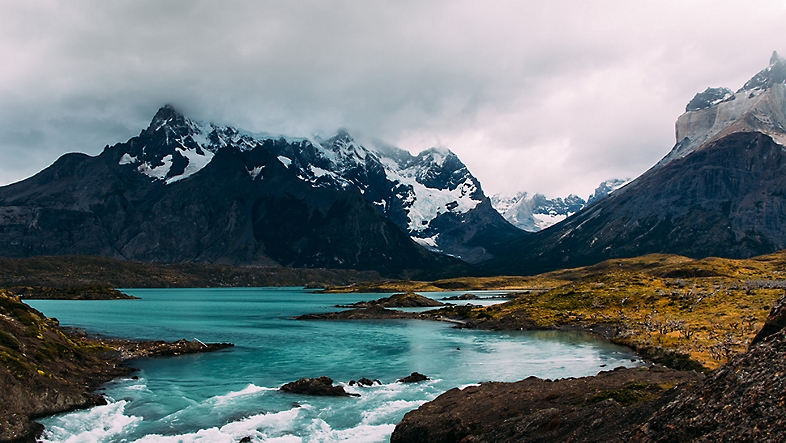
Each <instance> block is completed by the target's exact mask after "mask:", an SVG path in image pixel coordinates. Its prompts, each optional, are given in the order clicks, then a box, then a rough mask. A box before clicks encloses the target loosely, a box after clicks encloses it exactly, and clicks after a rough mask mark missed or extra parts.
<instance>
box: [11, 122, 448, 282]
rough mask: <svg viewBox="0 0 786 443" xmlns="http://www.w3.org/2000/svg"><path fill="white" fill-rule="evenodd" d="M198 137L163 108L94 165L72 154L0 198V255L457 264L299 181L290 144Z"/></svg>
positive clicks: (361, 203) (380, 266)
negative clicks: (284, 154)
mask: <svg viewBox="0 0 786 443" xmlns="http://www.w3.org/2000/svg"><path fill="white" fill-rule="evenodd" d="M195 127H196V125H195V124H194V123H192V122H189V121H187V120H186V119H184V118H183V117H182V116H180V115H179V114H177V113H176V112H175V111H174V110H173V109H171V108H170V107H165V108H162V110H161V111H159V113H158V114H157V115H156V117H155V118H154V119H153V121H152V122H151V125H150V126H149V127H148V128H147V129H146V130H144V131H142V133H141V134H140V135H139V136H138V137H134V138H132V139H131V140H129V141H128V142H126V143H121V144H117V145H115V146H112V147H107V148H105V149H104V151H103V152H102V153H101V154H100V155H98V156H96V157H90V156H87V155H83V154H67V155H65V156H63V157H61V158H60V159H58V161H56V162H55V163H54V164H53V165H52V166H50V167H49V168H47V169H45V170H43V171H42V172H40V173H39V174H36V175H35V176H33V177H31V178H29V179H27V180H24V181H22V182H19V183H15V184H12V185H9V186H6V187H3V188H0V254H1V255H3V256H6V257H27V256H33V255H64V254H82V255H101V256H109V257H116V258H122V259H128V260H143V261H157V262H168V263H169V262H189V261H194V262H212V263H230V264H253V265H263V266H279V265H285V266H298V267H332V268H354V269H361V270H362V269H374V270H378V271H380V272H384V273H391V272H392V273H396V274H397V275H398V274H400V273H401V272H403V271H405V270H407V269H415V270H421V271H434V270H437V269H443V268H450V267H451V266H454V265H456V260H454V259H451V258H449V257H444V256H439V255H436V254H434V253H431V252H428V251H426V250H425V249H423V248H421V247H420V246H418V245H417V244H415V243H414V242H413V241H412V240H411V239H410V238H409V236H408V235H407V234H405V233H404V232H402V231H401V230H400V229H399V228H398V227H397V226H396V225H395V224H394V223H393V222H391V221H390V220H388V219H387V218H385V217H384V215H383V214H382V213H381V212H380V211H378V210H377V208H375V207H374V205H373V204H371V203H370V202H368V201H366V200H365V199H364V198H363V196H362V194H361V193H360V192H359V191H358V190H357V189H354V188H350V189H346V190H336V189H330V188H324V187H315V186H312V185H311V184H310V183H308V182H306V181H304V180H302V179H301V178H300V177H299V176H298V175H297V173H296V171H293V170H291V169H290V168H289V167H287V165H286V164H285V162H282V160H280V159H279V156H277V155H276V154H277V151H278V150H281V149H285V148H287V147H289V148H291V146H292V145H293V144H294V143H297V142H293V143H290V142H287V141H286V140H283V139H281V140H277V141H272V140H265V141H264V142H258V141H256V140H254V139H252V138H251V137H249V136H245V135H242V134H240V133H239V132H237V131H234V130H231V129H227V128H218V129H216V128H215V127H214V128H213V129H212V130H211V132H210V133H209V134H208V135H207V136H206V137H205V138H202V139H200V138H199V136H200V134H204V131H202V132H198V131H195V130H194V128H195ZM197 129H200V128H199V127H197ZM195 140H200V142H199V143H197V142H196V141H195ZM273 148H275V149H273Z"/></svg>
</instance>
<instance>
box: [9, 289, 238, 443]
mask: <svg viewBox="0 0 786 443" xmlns="http://www.w3.org/2000/svg"><path fill="white" fill-rule="evenodd" d="M230 346H232V344H230V343H214V344H210V343H201V342H198V341H194V342H189V341H186V340H179V341H176V342H163V341H134V340H123V339H109V338H94V337H88V336H87V335H86V334H85V333H84V332H79V331H76V330H73V329H71V330H65V329H64V328H61V327H60V325H59V323H58V322H57V320H56V319H50V318H47V317H45V316H44V315H43V314H41V313H40V312H38V311H37V310H35V309H33V308H31V307H30V306H28V305H26V304H24V303H22V301H21V300H20V299H19V297H16V296H14V295H12V294H11V293H9V292H8V291H5V290H0V363H1V364H0V386H2V389H0V405H2V409H1V410H0V442H34V441H36V438H37V437H38V436H39V435H40V433H41V432H42V431H43V427H42V426H41V425H40V424H38V423H35V421H34V420H35V419H36V418H39V417H43V416H47V415H52V414H57V413H61V412H68V411H72V410H75V409H83V408H88V407H92V406H97V405H102V404H106V400H105V399H104V398H103V397H102V396H100V395H96V394H95V393H94V392H95V390H96V389H97V388H98V387H99V386H100V385H101V384H103V383H106V382H107V381H110V380H112V379H114V378H117V377H120V376H124V375H128V374H130V373H132V372H134V369H133V368H130V367H129V366H127V363H128V362H129V361H131V360H133V359H136V358H148V357H159V356H172V355H182V354H189V353H196V352H211V351H217V350H220V349H224V348H227V347H230Z"/></svg>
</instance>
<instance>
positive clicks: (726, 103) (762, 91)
mask: <svg viewBox="0 0 786 443" xmlns="http://www.w3.org/2000/svg"><path fill="white" fill-rule="evenodd" d="M785 83H786V60H783V59H782V58H780V56H778V53H777V52H774V53H773V55H772V57H771V58H770V64H769V66H767V67H766V68H765V69H763V70H761V71H759V72H758V73H757V74H756V75H754V76H753V77H752V78H751V79H750V80H748V81H747V82H746V83H745V85H744V86H743V87H742V88H740V89H739V90H737V92H735V93H731V90H730V89H728V88H707V89H706V90H705V91H704V92H700V93H698V94H696V96H694V97H693V99H692V100H691V101H690V102H689V103H688V106H687V107H686V112H685V113H684V114H682V115H681V116H680V117H679V118H678V119H677V123H676V125H675V134H676V144H675V145H674V148H673V149H672V150H671V152H670V153H669V154H668V155H667V156H666V157H664V158H663V159H662V160H661V161H660V162H659V163H658V164H657V165H656V166H655V167H656V168H659V167H662V166H663V165H665V164H667V163H669V162H671V161H672V160H675V159H678V158H683V157H685V156H686V155H688V154H690V153H692V152H693V151H695V150H696V149H699V148H700V147H701V146H709V144H708V142H711V141H714V140H718V139H720V138H722V137H724V136H726V135H729V134H732V133H737V132H761V133H764V134H767V135H769V136H770V137H772V138H773V139H774V140H775V141H776V142H778V143H781V144H786V84H785Z"/></svg>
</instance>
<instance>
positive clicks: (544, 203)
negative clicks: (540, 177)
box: [491, 178, 630, 232]
mask: <svg viewBox="0 0 786 443" xmlns="http://www.w3.org/2000/svg"><path fill="white" fill-rule="evenodd" d="M628 182H630V179H618V178H614V179H610V180H606V181H604V182H602V183H601V184H600V185H598V187H597V188H595V192H593V193H592V194H590V196H589V197H587V199H586V200H584V199H583V198H581V197H579V196H578V195H575V194H570V195H568V196H567V197H564V198H563V197H556V198H548V197H546V196H545V195H543V194H533V195H532V196H530V195H529V193H527V192H519V193H518V194H516V195H515V196H512V197H510V196H505V195H502V194H495V195H492V196H491V204H492V206H494V209H496V210H497V212H499V213H500V214H501V215H502V216H503V217H504V218H505V220H507V221H509V222H510V223H511V224H512V225H514V226H516V227H518V228H519V229H522V230H524V231H527V232H538V231H541V230H543V229H546V228H548V227H549V226H552V225H554V224H557V223H559V222H561V221H562V220H565V219H566V218H567V217H569V216H571V215H573V214H575V213H577V212H579V211H581V210H582V209H584V207H586V206H587V205H589V204H592V203H594V202H596V201H598V200H600V199H602V198H603V197H606V196H607V195H609V194H611V193H612V192H614V191H616V190H617V189H619V188H621V187H622V186H625V185H626V184H627V183H628Z"/></svg>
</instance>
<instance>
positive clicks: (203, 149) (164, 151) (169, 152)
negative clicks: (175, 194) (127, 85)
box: [118, 105, 255, 184]
mask: <svg viewBox="0 0 786 443" xmlns="http://www.w3.org/2000/svg"><path fill="white" fill-rule="evenodd" d="M230 144H232V145H235V146H237V147H238V148H239V149H241V150H249V149H252V148H253V147H254V146H255V142H254V140H253V139H252V138H251V137H249V136H245V135H242V134H241V133H240V132H239V131H237V130H236V129H234V128H229V127H219V126H216V125H213V124H205V123H200V122H195V121H193V120H189V119H187V118H186V117H184V116H183V115H182V114H181V113H179V112H178V111H177V110H176V109H175V108H173V107H172V106H171V105H166V106H164V107H162V108H161V109H159V110H158V112H157V113H156V115H155V116H154V117H153V120H152V121H151V122H150V125H149V126H148V127H147V129H145V130H143V131H142V132H141V133H140V134H139V136H138V137H137V138H136V139H134V140H133V142H131V143H129V148H128V150H127V151H126V152H125V153H123V155H122V156H121V157H120V160H119V162H118V164H120V165H123V166H127V167H132V168H135V169H136V170H137V171H138V172H140V173H142V174H144V175H146V176H148V177H150V178H151V179H153V180H159V181H163V182H165V183H166V184H171V183H175V182H177V181H180V180H182V179H185V178H188V177H190V176H191V175H193V174H195V173H197V172H199V171H200V170H201V169H202V168H204V167H205V166H207V164H208V163H210V161H211V160H212V159H213V156H214V155H215V153H216V152H217V151H218V150H219V149H221V148H223V147H226V146H228V145H230Z"/></svg>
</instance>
